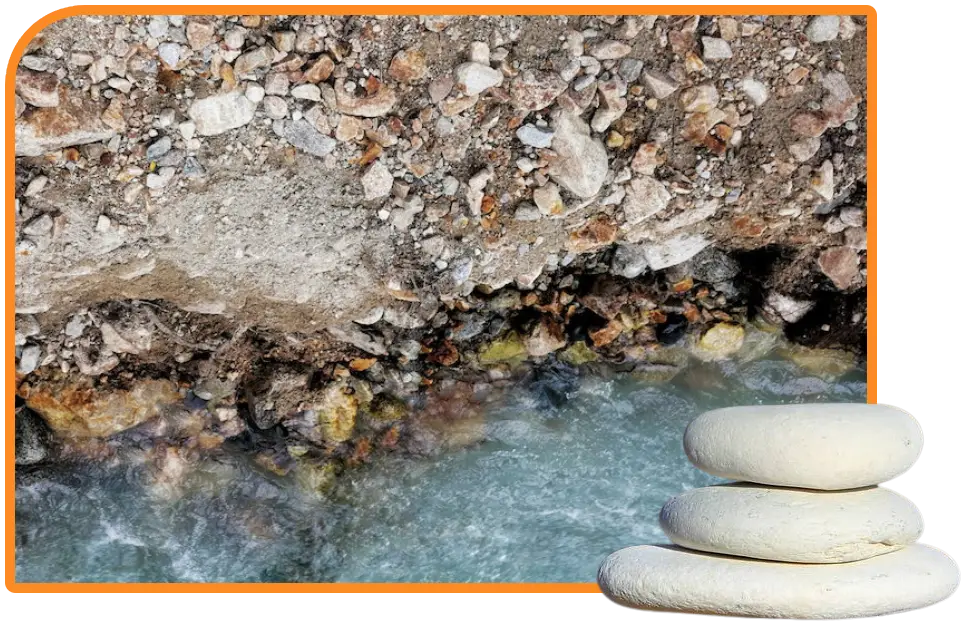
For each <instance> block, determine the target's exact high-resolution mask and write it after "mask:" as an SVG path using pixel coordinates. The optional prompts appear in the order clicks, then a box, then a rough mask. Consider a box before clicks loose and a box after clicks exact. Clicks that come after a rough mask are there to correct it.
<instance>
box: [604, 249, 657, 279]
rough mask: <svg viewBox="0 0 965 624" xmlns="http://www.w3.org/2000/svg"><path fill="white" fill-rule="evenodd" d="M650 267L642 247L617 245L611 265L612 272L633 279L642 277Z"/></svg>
mask: <svg viewBox="0 0 965 624" xmlns="http://www.w3.org/2000/svg"><path fill="white" fill-rule="evenodd" d="M648 266H649V265H648V264H647V257H646V256H645V255H644V253H643V248H642V247H641V246H640V245H617V248H616V250H615V251H614V252H613V260H612V261H611V263H610V272H611V273H613V274H614V275H620V276H622V277H626V278H627V279H633V278H634V277H637V276H638V275H642V274H643V272H644V271H646V270H647V267H648Z"/></svg>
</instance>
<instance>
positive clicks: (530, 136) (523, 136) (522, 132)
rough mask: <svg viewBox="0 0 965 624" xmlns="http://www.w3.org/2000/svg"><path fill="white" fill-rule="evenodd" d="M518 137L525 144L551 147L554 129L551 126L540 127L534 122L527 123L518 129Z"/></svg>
mask: <svg viewBox="0 0 965 624" xmlns="http://www.w3.org/2000/svg"><path fill="white" fill-rule="evenodd" d="M516 138H518V139H519V140H520V141H521V142H522V143H523V145H528V146H530V147H549V146H550V145H551V144H552V143H553V131H552V130H550V129H549V128H538V127H536V126H534V125H533V124H526V125H523V126H520V127H519V129H518V130H516Z"/></svg>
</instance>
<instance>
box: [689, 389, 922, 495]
mask: <svg viewBox="0 0 965 624" xmlns="http://www.w3.org/2000/svg"><path fill="white" fill-rule="evenodd" d="M921 447H922V433H921V428H920V427H919V426H918V423H917V421H915V419H914V418H912V417H911V416H910V415H909V414H908V413H907V412H904V411H902V410H900V409H898V408H895V407H891V406H888V405H866V404H861V403H824V404H811V405H760V406H747V407H728V408H724V409H717V410H712V411H709V412H705V413H703V414H701V415H700V416H698V417H697V418H695V419H694V420H693V421H692V422H691V423H690V424H689V425H688V426H687V430H686V432H685V433H684V450H685V451H686V453H687V457H689V458H690V461H691V463H693V464H694V466H696V467H697V468H699V469H701V470H703V471H704V472H707V473H710V474H712V475H715V476H718V477H724V478H727V479H736V480H740V481H753V482H754V483H764V484H768V485H781V486H789V487H801V488H810V489H816V490H843V489H849V488H859V487H866V486H869V485H877V484H879V483H883V482H885V481H888V480H889V479H892V478H894V477H896V476H898V475H899V474H901V473H903V472H904V471H906V470H907V469H908V468H909V467H911V465H912V464H913V463H915V460H916V459H917V458H918V455H919V453H921Z"/></svg>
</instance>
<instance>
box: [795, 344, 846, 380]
mask: <svg viewBox="0 0 965 624" xmlns="http://www.w3.org/2000/svg"><path fill="white" fill-rule="evenodd" d="M784 354H785V355H786V356H787V358H788V359H789V360H791V361H792V362H794V363H795V364H797V365H798V366H800V367H801V368H803V369H804V370H806V371H807V372H809V373H811V374H812V375H817V376H818V377H821V378H824V379H835V378H837V377H840V376H842V375H844V374H845V373H847V372H850V371H852V370H854V368H855V367H856V366H857V365H858V359H857V357H855V355H854V354H853V353H850V352H848V351H838V350H835V349H811V348H808V347H801V346H795V347H793V348H790V349H787V350H786V351H785V352H784Z"/></svg>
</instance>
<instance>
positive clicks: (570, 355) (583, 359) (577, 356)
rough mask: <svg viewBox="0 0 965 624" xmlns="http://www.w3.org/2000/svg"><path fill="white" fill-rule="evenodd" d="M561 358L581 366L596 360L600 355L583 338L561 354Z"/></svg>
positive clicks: (568, 362)
mask: <svg viewBox="0 0 965 624" xmlns="http://www.w3.org/2000/svg"><path fill="white" fill-rule="evenodd" d="M559 358H560V359H561V360H563V361H564V362H566V363H567V364H572V365H573V366H580V365H581V364H586V363H588V362H596V361H597V360H599V359H600V356H599V355H597V354H596V352H595V351H594V350H593V349H591V348H590V346H589V345H588V344H586V343H585V342H583V341H582V340H580V341H577V342H574V343H573V344H571V345H570V346H569V347H567V348H566V349H565V350H564V351H562V352H561V353H560V355H559Z"/></svg>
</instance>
